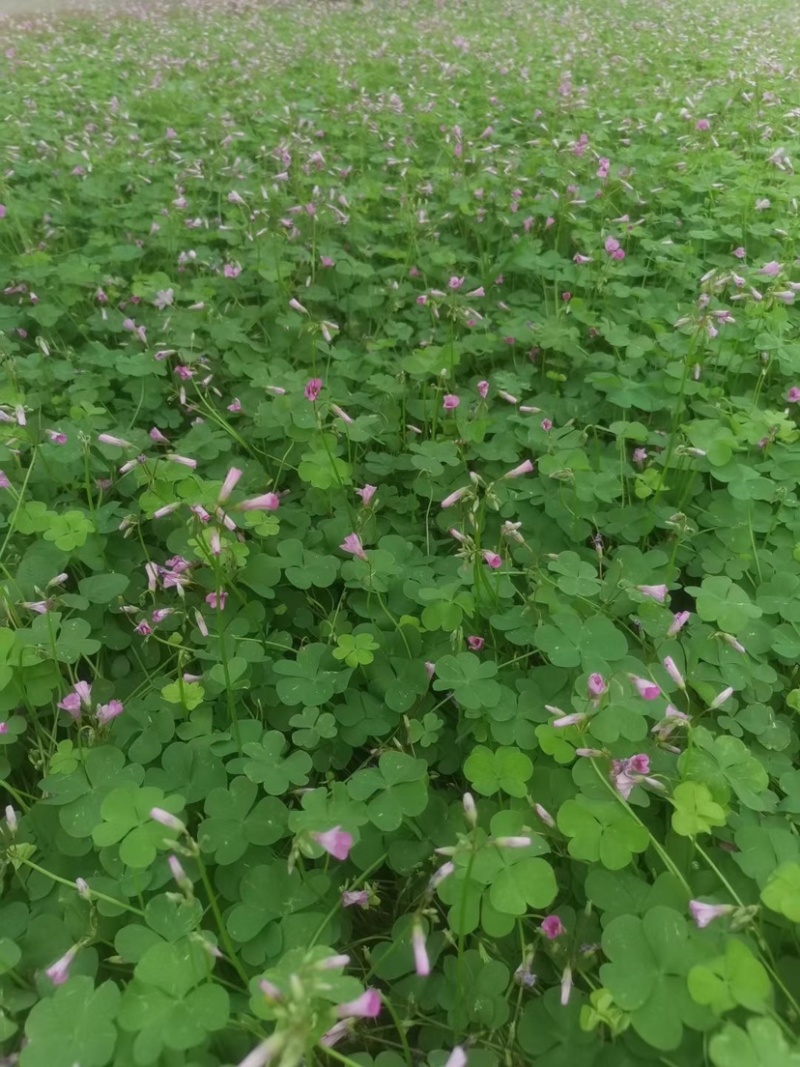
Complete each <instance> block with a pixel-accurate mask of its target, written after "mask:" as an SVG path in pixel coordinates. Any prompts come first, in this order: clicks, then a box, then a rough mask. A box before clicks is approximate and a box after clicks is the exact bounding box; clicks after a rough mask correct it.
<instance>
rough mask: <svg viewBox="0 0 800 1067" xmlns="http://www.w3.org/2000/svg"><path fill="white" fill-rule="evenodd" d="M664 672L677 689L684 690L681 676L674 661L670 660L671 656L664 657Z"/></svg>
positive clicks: (684, 684) (684, 683)
mask: <svg viewBox="0 0 800 1067" xmlns="http://www.w3.org/2000/svg"><path fill="white" fill-rule="evenodd" d="M664 670H665V671H666V672H667V674H668V675H669V676H670V678H671V679H672V680H673V682H674V683H675V685H677V687H678V688H679V689H685V688H686V682H685V681H684V680H683V675H682V674H681V672H680V671H679V670H678V667H677V664H676V663H675V660H674V659H673V658H672V656H665V657H664Z"/></svg>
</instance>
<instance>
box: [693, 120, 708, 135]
mask: <svg viewBox="0 0 800 1067" xmlns="http://www.w3.org/2000/svg"><path fill="white" fill-rule="evenodd" d="M694 128H695V129H696V130H700V132H701V133H705V132H706V131H707V130H710V129H711V123H710V122H709V121H708V119H698V120H697V122H696V123H695V124H694Z"/></svg>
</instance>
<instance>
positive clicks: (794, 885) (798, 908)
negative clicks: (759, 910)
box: [761, 862, 800, 923]
mask: <svg viewBox="0 0 800 1067" xmlns="http://www.w3.org/2000/svg"><path fill="white" fill-rule="evenodd" d="M761 899H762V901H763V902H764V903H765V904H766V906H767V907H768V908H771V909H772V911H777V912H778V913H779V914H780V915H785V916H786V918H787V919H788V920H789V921H790V922H793V923H800V863H796V862H792V863H782V864H781V865H780V867H776V868H775V870H774V871H773V872H772V874H771V875H770V876H769V879H768V881H767V884H766V885H765V886H764V888H763V889H762V890H761Z"/></svg>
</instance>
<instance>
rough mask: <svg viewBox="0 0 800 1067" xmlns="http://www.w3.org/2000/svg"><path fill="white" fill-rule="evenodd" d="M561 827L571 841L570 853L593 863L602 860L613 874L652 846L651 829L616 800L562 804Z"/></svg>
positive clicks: (574, 801) (582, 799)
mask: <svg viewBox="0 0 800 1067" xmlns="http://www.w3.org/2000/svg"><path fill="white" fill-rule="evenodd" d="M557 822H558V828H559V830H560V831H561V832H562V833H563V834H565V835H566V836H567V837H568V838H570V842H569V846H568V848H569V854H570V855H571V856H573V857H574V858H575V859H580V860H585V861H587V862H589V863H597V862H598V861H599V862H600V863H602V864H603V866H604V867H607V868H608V869H609V870H611V871H618V870H621V869H622V868H623V867H627V866H628V864H629V863H630V862H631V859H632V858H633V855H634V853H636V852H644V850H645V849H646V848H647V846H648V845H649V843H650V837H649V835H648V833H647V830H646V829H645V828H644V827H643V826H641V825H640V824H639V823H638V822H637V821H636V820H635V819H634V818H633V816H632V815H630V814H629V813H628V812H627V811H626V810H625V808H623V807H622V806H621V805H620V804H616V803H615V802H614V801H613V800H608V801H606V800H592V799H590V798H589V797H585V796H578V797H576V798H575V799H574V800H567V801H566V802H565V803H564V804H562V805H561V807H560V809H559V812H558V817H557Z"/></svg>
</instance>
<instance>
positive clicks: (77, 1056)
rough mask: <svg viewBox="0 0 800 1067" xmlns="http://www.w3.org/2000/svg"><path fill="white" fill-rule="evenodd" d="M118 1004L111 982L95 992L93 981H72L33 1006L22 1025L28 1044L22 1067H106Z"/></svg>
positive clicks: (111, 1051)
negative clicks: (78, 1065)
mask: <svg viewBox="0 0 800 1067" xmlns="http://www.w3.org/2000/svg"><path fill="white" fill-rule="evenodd" d="M119 1003H120V995H119V989H118V988H117V987H116V985H115V984H114V983H113V982H104V983H103V984H102V985H101V986H98V987H97V988H96V989H95V986H94V982H93V981H92V979H91V978H88V977H86V976H84V975H76V976H75V977H74V978H71V979H70V980H69V981H68V982H67V983H66V984H65V985H62V986H60V987H59V988H58V989H56V991H55V993H54V994H53V996H52V997H47V998H46V999H44V1000H40V1001H39V1003H38V1004H35V1005H34V1007H33V1010H32V1011H31V1013H30V1015H29V1016H28V1019H27V1021H26V1023H25V1033H26V1035H27V1037H28V1043H27V1044H26V1045H25V1047H24V1048H23V1049H22V1053H21V1055H20V1067H75V1064H76V1063H80V1064H81V1065H82V1067H105V1064H107V1063H110V1062H111V1057H112V1056H113V1054H114V1046H115V1045H116V1042H117V1028H116V1026H115V1025H114V1020H115V1018H116V1016H117V1011H118V1009H119Z"/></svg>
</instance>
